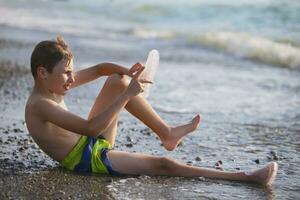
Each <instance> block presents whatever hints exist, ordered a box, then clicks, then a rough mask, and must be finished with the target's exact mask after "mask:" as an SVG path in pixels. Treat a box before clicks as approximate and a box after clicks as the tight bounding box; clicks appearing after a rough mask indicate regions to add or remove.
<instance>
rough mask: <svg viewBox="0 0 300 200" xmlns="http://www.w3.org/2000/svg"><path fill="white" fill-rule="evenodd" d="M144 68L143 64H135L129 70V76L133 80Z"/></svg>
mask: <svg viewBox="0 0 300 200" xmlns="http://www.w3.org/2000/svg"><path fill="white" fill-rule="evenodd" d="M142 67H144V66H143V65H142V64H141V63H139V62H137V63H135V64H134V65H133V66H132V67H131V68H130V69H129V70H128V74H127V75H128V76H130V77H131V78H133V76H134V74H135V73H137V71H139V70H140V69H141V68H142Z"/></svg>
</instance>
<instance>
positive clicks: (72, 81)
mask: <svg viewBox="0 0 300 200" xmlns="http://www.w3.org/2000/svg"><path fill="white" fill-rule="evenodd" d="M69 81H70V83H74V81H75V78H74V75H73V74H71V75H70V77H69Z"/></svg>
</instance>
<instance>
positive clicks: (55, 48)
mask: <svg viewBox="0 0 300 200" xmlns="http://www.w3.org/2000/svg"><path fill="white" fill-rule="evenodd" d="M72 58H73V54H72V52H71V49H70V48H69V47H68V45H67V44H66V42H65V41H64V39H63V37H61V36H58V37H57V38H56V40H54V41H51V40H48V41H42V42H40V43H38V44H37V45H36V46H35V48H34V50H33V52H32V54H31V73H32V75H33V78H34V79H36V76H37V68H38V67H39V66H42V67H44V68H46V69H47V71H48V72H49V73H51V72H52V70H53V68H54V66H55V65H56V64H57V63H58V62H60V61H61V60H62V59H66V60H67V61H68V63H70V61H71V60H72Z"/></svg>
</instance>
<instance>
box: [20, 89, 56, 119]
mask: <svg viewBox="0 0 300 200" xmlns="http://www.w3.org/2000/svg"><path fill="white" fill-rule="evenodd" d="M55 104H57V103H56V102H55V101H53V100H52V99H50V98H47V97H45V96H41V95H39V94H31V95H30V96H29V97H28V99H27V103H26V112H28V111H29V112H30V113H33V112H34V111H35V112H34V113H37V112H36V111H39V110H40V108H42V107H43V106H47V105H48V106H49V105H55ZM30 113H28V114H30Z"/></svg>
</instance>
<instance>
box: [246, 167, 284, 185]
mask: <svg viewBox="0 0 300 200" xmlns="http://www.w3.org/2000/svg"><path fill="white" fill-rule="evenodd" d="M277 170H278V164H277V163H276V162H270V163H268V164H267V165H266V166H264V167H262V168H260V169H257V170H253V171H251V172H245V174H246V175H247V176H249V178H250V179H251V180H252V181H254V182H257V183H259V184H262V185H266V186H271V185H272V183H273V181H274V179H275V177H276V174H277Z"/></svg>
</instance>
